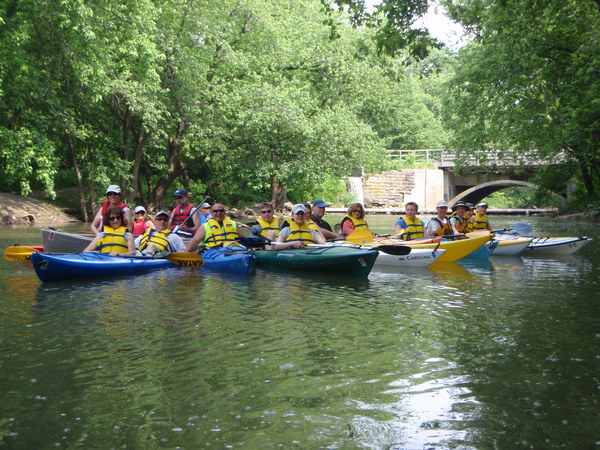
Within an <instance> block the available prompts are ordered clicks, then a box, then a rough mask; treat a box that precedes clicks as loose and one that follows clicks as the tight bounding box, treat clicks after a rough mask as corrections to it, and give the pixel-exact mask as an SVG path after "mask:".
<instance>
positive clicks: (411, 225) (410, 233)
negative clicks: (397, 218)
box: [400, 216, 425, 240]
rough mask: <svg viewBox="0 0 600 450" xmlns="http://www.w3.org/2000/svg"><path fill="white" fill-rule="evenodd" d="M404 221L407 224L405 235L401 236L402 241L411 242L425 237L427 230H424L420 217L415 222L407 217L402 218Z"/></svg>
mask: <svg viewBox="0 0 600 450" xmlns="http://www.w3.org/2000/svg"><path fill="white" fill-rule="evenodd" d="M401 219H402V220H404V222H405V223H406V228H405V229H404V233H402V234H401V235H400V239H405V240H411V239H418V238H422V237H425V230H424V229H423V222H421V219H419V218H418V217H415V219H414V220H410V219H409V218H408V217H407V216H402V217H401Z"/></svg>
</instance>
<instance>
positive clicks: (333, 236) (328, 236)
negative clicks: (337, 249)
mask: <svg viewBox="0 0 600 450" xmlns="http://www.w3.org/2000/svg"><path fill="white" fill-rule="evenodd" d="M319 231H320V232H321V234H322V235H323V237H324V238H325V239H344V236H342V235H341V234H337V233H334V232H333V231H329V230H327V229H325V228H321V227H319Z"/></svg>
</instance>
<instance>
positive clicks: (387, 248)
mask: <svg viewBox="0 0 600 450" xmlns="http://www.w3.org/2000/svg"><path fill="white" fill-rule="evenodd" d="M373 248H375V249H377V250H379V251H380V252H383V253H387V254H388V255H394V256H403V255H408V254H409V253H410V251H411V250H412V248H411V247H409V246H408V245H380V246H379V247H373Z"/></svg>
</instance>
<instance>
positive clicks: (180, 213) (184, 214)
mask: <svg viewBox="0 0 600 450" xmlns="http://www.w3.org/2000/svg"><path fill="white" fill-rule="evenodd" d="M192 209H194V205H187V206H186V207H185V208H183V209H181V205H177V206H176V207H175V209H174V210H173V217H172V218H171V226H170V227H169V229H170V230H172V229H173V228H175V227H176V226H177V225H181V224H182V223H183V222H185V221H186V220H187V218H188V217H190V213H191V212H192Z"/></svg>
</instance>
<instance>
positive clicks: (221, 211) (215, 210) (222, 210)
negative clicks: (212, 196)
mask: <svg viewBox="0 0 600 450" xmlns="http://www.w3.org/2000/svg"><path fill="white" fill-rule="evenodd" d="M212 212H214V213H224V212H225V210H224V209H213V210H212Z"/></svg>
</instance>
